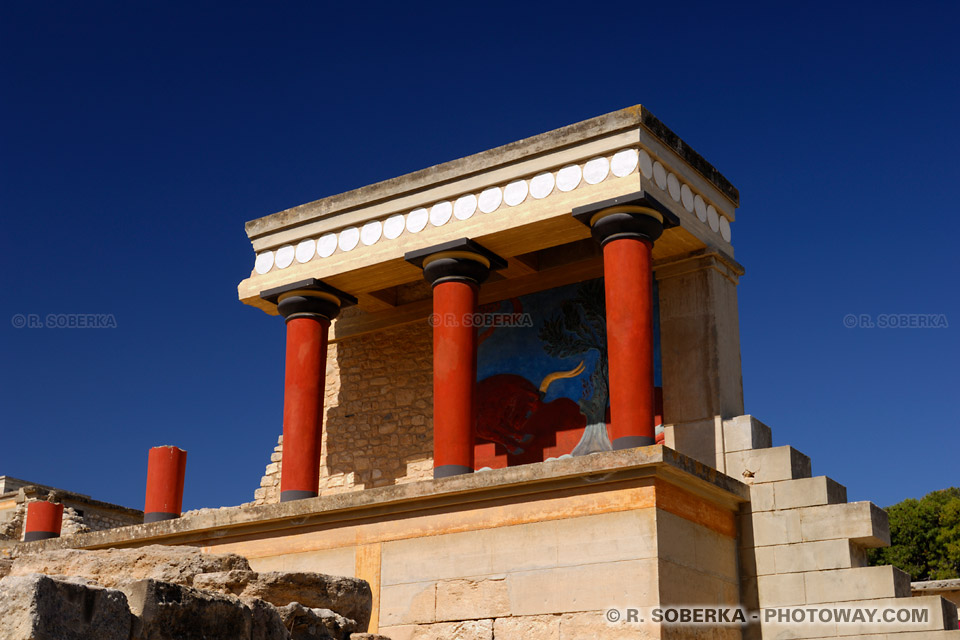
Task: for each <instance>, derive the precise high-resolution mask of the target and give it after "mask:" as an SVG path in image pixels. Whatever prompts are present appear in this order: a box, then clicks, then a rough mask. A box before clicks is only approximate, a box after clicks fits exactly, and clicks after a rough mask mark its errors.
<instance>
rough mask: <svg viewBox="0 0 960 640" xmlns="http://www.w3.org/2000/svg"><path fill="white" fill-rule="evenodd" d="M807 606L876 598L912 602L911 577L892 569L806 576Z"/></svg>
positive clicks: (860, 568) (894, 568)
mask: <svg viewBox="0 0 960 640" xmlns="http://www.w3.org/2000/svg"><path fill="white" fill-rule="evenodd" d="M803 584H804V593H805V594H806V598H807V604H818V603H821V602H845V601H850V600H865V599H876V598H909V597H910V593H911V591H910V574H909V573H907V572H905V571H901V570H900V569H897V568H896V567H892V566H889V565H885V566H880V567H857V568H852V569H833V570H830V571H811V572H808V573H804V574H803Z"/></svg>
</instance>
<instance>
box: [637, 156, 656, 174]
mask: <svg viewBox="0 0 960 640" xmlns="http://www.w3.org/2000/svg"><path fill="white" fill-rule="evenodd" d="M637 163H638V164H639V165H640V173H642V174H643V177H644V178H646V179H647V180H649V179H650V178H652V177H653V161H652V160H651V159H650V154H649V153H647V152H646V151H644V150H643V149H640V153H639V154H638V155H637Z"/></svg>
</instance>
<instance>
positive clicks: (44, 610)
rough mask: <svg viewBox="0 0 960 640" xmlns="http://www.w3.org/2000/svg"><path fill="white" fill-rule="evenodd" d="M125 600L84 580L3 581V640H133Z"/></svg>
mask: <svg viewBox="0 0 960 640" xmlns="http://www.w3.org/2000/svg"><path fill="white" fill-rule="evenodd" d="M132 621H133V619H132V616H131V615H130V612H129V610H128V609H127V598H126V596H125V595H124V594H123V593H121V592H119V591H115V590H113V589H105V588H103V587H99V586H97V585H93V584H89V583H86V581H85V580H82V579H76V578H71V579H63V578H51V577H49V576H44V575H37V574H32V575H21V576H8V577H6V578H3V579H2V580H0V638H3V640H90V639H91V638H96V639H97V640H128V638H130V626H131V623H132Z"/></svg>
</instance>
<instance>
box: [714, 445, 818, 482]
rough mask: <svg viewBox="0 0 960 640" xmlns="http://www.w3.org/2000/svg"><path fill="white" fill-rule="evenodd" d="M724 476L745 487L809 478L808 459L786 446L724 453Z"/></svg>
mask: <svg viewBox="0 0 960 640" xmlns="http://www.w3.org/2000/svg"><path fill="white" fill-rule="evenodd" d="M726 461H727V470H726V473H727V475H728V476H731V477H733V478H736V479H737V480H740V481H742V482H746V483H747V484H760V483H764V482H777V481H778V480H794V479H796V478H809V477H810V458H809V457H808V456H806V455H805V454H803V453H800V452H799V451H797V450H796V449H794V448H793V447H790V446H784V447H771V448H768V449H751V450H746V451H734V452H732V453H728V454H726Z"/></svg>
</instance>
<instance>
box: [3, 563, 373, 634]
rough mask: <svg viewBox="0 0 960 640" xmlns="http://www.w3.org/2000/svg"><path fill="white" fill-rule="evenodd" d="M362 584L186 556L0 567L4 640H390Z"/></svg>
mask: <svg viewBox="0 0 960 640" xmlns="http://www.w3.org/2000/svg"><path fill="white" fill-rule="evenodd" d="M371 607H372V596H371V591H370V585H369V584H368V583H367V582H366V581H365V580H359V579H357V578H344V577H337V576H329V575H325V574H322V573H304V572H297V573H286V572H268V573H258V572H255V571H253V570H251V568H250V564H249V563H248V562H247V560H246V558H244V557H242V556H239V555H236V554H209V553H203V552H202V551H201V550H200V549H196V548H192V547H167V546H162V545H153V546H147V547H141V548H138V549H106V550H97V551H83V550H73V549H64V550H55V551H47V552H41V553H35V554H26V555H21V556H19V557H16V558H13V559H4V560H0V640H193V639H196V640H201V639H202V640H215V639H216V640H221V639H222V640H308V639H309V640H328V639H329V640H387V639H386V638H385V637H384V636H378V635H374V634H368V633H366V630H367V627H368V624H369V622H370V614H371Z"/></svg>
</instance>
